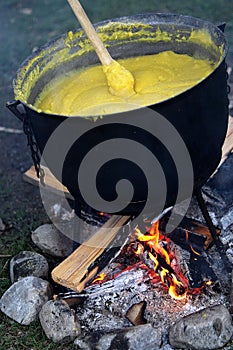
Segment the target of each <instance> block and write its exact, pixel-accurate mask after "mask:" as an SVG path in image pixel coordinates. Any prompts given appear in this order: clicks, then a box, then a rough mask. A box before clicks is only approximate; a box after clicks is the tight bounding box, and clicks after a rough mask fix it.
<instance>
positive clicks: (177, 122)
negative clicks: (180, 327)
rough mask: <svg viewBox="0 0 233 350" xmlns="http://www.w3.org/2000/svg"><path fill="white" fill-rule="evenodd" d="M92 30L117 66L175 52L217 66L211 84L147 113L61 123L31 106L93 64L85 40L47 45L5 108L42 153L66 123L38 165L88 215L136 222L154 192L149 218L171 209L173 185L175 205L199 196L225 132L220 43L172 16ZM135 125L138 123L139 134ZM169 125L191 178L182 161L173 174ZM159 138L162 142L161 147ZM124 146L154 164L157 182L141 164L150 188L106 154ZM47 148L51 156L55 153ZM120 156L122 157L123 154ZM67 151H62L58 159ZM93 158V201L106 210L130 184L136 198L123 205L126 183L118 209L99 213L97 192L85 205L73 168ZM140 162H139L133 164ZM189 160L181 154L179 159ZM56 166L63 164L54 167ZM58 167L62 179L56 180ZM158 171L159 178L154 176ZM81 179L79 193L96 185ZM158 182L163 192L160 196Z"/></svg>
mask: <svg viewBox="0 0 233 350" xmlns="http://www.w3.org/2000/svg"><path fill="white" fill-rule="evenodd" d="M96 28H97V30H98V32H99V33H100V35H102V40H103V41H104V42H105V45H106V46H107V47H108V49H109V51H110V53H111V55H112V56H113V57H114V58H115V59H117V58H126V57H132V56H137V55H142V54H143V55H149V54H152V53H158V52H161V51H166V50H173V51H174V52H176V53H186V54H189V55H192V56H194V57H199V58H208V59H210V60H211V61H213V62H218V64H217V66H216V68H215V69H213V71H212V73H211V74H210V75H209V76H208V77H206V78H205V79H203V80H202V81H201V82H200V83H198V84H196V85H195V86H194V87H193V88H191V89H189V90H187V91H185V92H183V93H181V94H179V95H177V96H175V97H173V98H170V99H168V100H166V101H163V102H161V103H157V104H154V105H152V106H148V107H147V108H139V109H136V110H132V111H130V112H122V113H118V114H112V115H104V116H101V117H99V118H97V117H96V116H95V117H93V116H90V117H86V118H83V117H79V116H77V117H70V118H68V117H67V116H63V115H52V114H49V113H46V112H41V111H38V110H36V109H35V108H34V107H33V103H34V101H35V99H36V97H37V96H38V94H39V93H40V92H41V91H42V89H43V88H44V86H45V85H46V84H47V83H48V82H50V81H51V79H53V78H54V77H56V76H57V75H58V74H61V72H62V73H64V74H65V73H66V72H68V71H70V70H72V69H74V68H77V67H82V66H89V65H92V64H96V63H97V62H98V59H97V56H96V54H95V52H94V51H93V48H92V47H91V45H90V44H89V43H88V41H87V39H86V37H85V35H84V34H83V32H82V31H81V30H77V31H76V32H74V33H68V34H66V35H63V36H61V37H59V38H58V39H56V40H54V41H53V42H51V43H49V44H47V45H46V46H44V47H43V48H41V49H40V50H38V51H37V52H35V53H34V54H33V55H32V56H30V57H29V58H28V59H27V60H26V61H25V62H24V63H23V64H22V65H21V67H20V68H19V71H18V73H17V77H16V80H15V81H14V92H15V101H14V102H13V103H10V104H8V108H9V109H10V110H11V111H12V112H13V113H14V114H15V115H16V116H17V117H18V118H20V119H21V120H22V121H24V120H25V119H26V120H27V121H29V123H30V126H31V128H32V131H33V134H34V137H35V140H36V143H37V145H38V147H39V149H40V152H41V154H42V153H43V151H44V150H47V149H46V147H47V146H46V143H47V141H48V140H51V136H52V135H54V132H55V130H58V129H59V127H61V125H62V124H63V123H64V122H66V125H67V128H68V129H65V134H64V137H63V134H62V133H61V134H59V132H58V134H57V136H56V138H55V139H56V140H57V141H56V142H57V143H56V144H55V145H54V144H53V146H51V145H52V143H51V144H50V151H49V152H48V151H46V152H44V154H43V158H44V160H45V162H46V164H47V165H48V167H49V168H50V170H51V171H52V172H53V173H54V175H55V176H56V177H57V178H58V179H59V180H60V181H62V183H63V184H64V185H65V186H66V187H67V188H68V189H69V191H70V192H71V194H72V195H73V196H74V197H75V199H78V200H79V201H80V203H83V204H87V205H89V206H91V207H92V208H94V209H95V210H101V211H103V210H102V209H104V211H106V212H108V211H109V212H114V213H121V214H135V213H138V212H140V211H141V210H142V209H143V208H144V206H145V203H146V202H147V200H148V198H149V197H150V190H151V187H153V188H152V198H150V200H151V204H150V206H149V209H151V210H152V211H153V209H155V208H156V206H157V205H158V203H159V205H160V204H161V201H163V202H164V203H163V206H164V207H168V206H171V205H173V204H174V203H175V202H176V200H177V196H178V194H179V187H180V186H182V195H181V196H180V195H179V200H182V199H185V198H186V197H188V196H190V194H192V191H193V190H196V189H200V188H201V186H202V185H203V184H204V183H205V182H206V181H207V179H208V178H209V177H210V175H211V174H212V173H213V172H214V170H215V169H216V167H217V165H218V163H219V161H220V159H221V148H222V144H223V142H224V139H225V135H226V130H227V123H228V98H227V75H226V65H225V61H224V60H225V56H226V51H227V44H226V41H225V37H224V34H223V32H222V31H221V30H220V29H219V28H218V27H217V26H214V25H213V24H211V23H209V22H206V21H202V20H200V19H197V18H193V17H189V16H180V15H173V14H145V15H144V14H143V15H136V16H130V17H123V18H118V19H114V20H110V21H105V22H101V23H99V24H97V25H96ZM203 32H204V33H208V35H209V38H210V40H206V39H205V38H204V37H205V36H204V37H202V35H201V33H203ZM193 34H194V35H193ZM58 98H59V97H58ZM147 114H148V115H149V117H148V118H149V119H148V120H147ZM151 116H152V118H151ZM153 116H154V119H153ZM161 118H162V119H161ZM142 121H144V122H143V123H145V124H143V125H142ZM163 121H164V122H163ZM166 122H167V123H168V124H166ZM161 123H162V124H161ZM166 125H168V129H169V130H167V142H168V143H169V145H167V142H166ZM169 125H170V126H171V128H173V127H174V129H175V130H176V131H177V134H178V135H179V136H180V139H181V140H182V141H183V142H184V144H185V145H186V147H187V151H188V154H189V156H190V159H191V165H192V171H191V170H190V169H188V171H187V166H189V165H190V164H189V165H187V164H188V163H187V162H188V160H187V159H186V160H187V162H186V163H185V161H184V164H183V169H182V159H178V162H179V165H178V167H177V159H174V157H173V152H172V149H173V150H174V151H175V152H176V154H179V149H178V148H179V147H180V146H181V144H180V143H179V142H178V143H179V144H177V139H176V137H174V138H173V136H172V135H171V133H170V126H169ZM69 128H70V129H69ZM61 130H62V129H61ZM80 130H82V133H81V136H80V137H79V138H78V139H77V140H76V139H75V133H76V132H77V135H79V132H80ZM158 131H159V132H160V131H161V132H162V133H163V137H162V138H160V135H159V134H158ZM150 132H151V133H152V135H151V133H150ZM69 134H70V135H71V136H70V137H71V139H72V140H73V141H72V144H69V142H68V144H67V135H69ZM164 135H165V137H164ZM68 138H69V137H68ZM123 140H129V141H131V142H133V146H132V147H133V148H132V152H133V151H134V147H135V145H139V144H141V145H143V147H145V148H146V149H148V150H149V152H150V154H152V156H153V157H154V158H155V159H156V160H157V165H158V164H159V166H157V168H156V169H159V170H158V172H159V173H158V176H157V175H156V173H153V171H154V170H153V164H152V162H151V160H150V161H149V160H148V164H146V162H145V164H146V167H147V171H149V172H150V170H152V172H151V174H150V175H149V176H153V179H154V181H152V184H151V183H150V185H148V181H147V175H145V173H144V169H141V168H140V164H135V161H132V160H130V159H129V157H128V158H127V157H126V158H127V159H124V154H122V155H121V156H120V155H118V154H117V153H116V154H115V153H114V152H113V149H114V147H116V148H119V145H121V142H123ZM106 141H108V142H107V143H106V146H105V147H100V149H99V148H98V145H99V144H101V145H104V142H106ZM111 142H112V143H111ZM127 145H128V144H127ZM51 147H54V148H53V151H52V154H51ZM67 147H68V149H67ZM124 147H125V151H127V152H128V149H126V148H127V146H124ZM124 147H123V148H124ZM64 149H67V152H66V154H65V155H64V154H63V153H64ZM90 150H93V152H94V153H93V154H94V156H93V157H92V160H93V159H94V160H96V161H97V160H99V159H100V158H101V157H102V156H103V157H104V159H105V164H103V166H101V167H100V169H99V171H98V172H96V178H95V180H93V181H94V182H95V184H96V188H97V192H98V195H99V196H100V197H101V198H103V199H104V200H105V201H106V203H107V202H109V203H113V202H114V200H115V199H116V198H117V196H118V193H117V189H116V184H117V183H118V181H120V180H122V179H123V180H128V181H129V182H130V183H131V184H132V186H133V188H134V191H132V193H131V192H130V193H131V194H132V196H131V199H130V200H128V199H127V198H128V195H129V193H126V196H125V199H124V192H127V191H124V189H125V188H126V187H127V186H128V183H127V184H126V183H125V184H124V185H125V186H126V187H124V186H123V190H122V191H121V196H122V197H123V200H122V205H123V207H122V208H120V209H119V208H118V207H116V208H115V209H114V208H113V209H112V208H111V205H109V210H108V207H107V206H106V207H104V208H103V207H101V206H100V207H99V206H98V204H99V197H98V196H97V195H96V193H94V192H93V198H91V203H88V201H87V200H86V198H84V197H85V196H84V195H83V191H82V190H81V189H80V185H79V182H78V177H79V170H80V164H81V163H82V162H83V160H84V159H85V156H86V154H88V152H89V151H90ZM127 152H126V153H127ZM135 152H136V155H135V159H136V163H137V159H138V162H139V163H140V159H139V158H137V151H136V150H135ZM48 153H49V154H48ZM127 154H128V153H127ZM180 154H182V153H180ZM140 156H141V155H140V154H139V155H138V157H140ZM186 156H187V153H185V157H186ZM60 157H61V158H62V164H60ZM153 157H152V158H153ZM111 158H112V159H111ZM178 158H179V157H178ZM58 163H59V166H58ZM94 163H95V161H94ZM95 165H96V164H95ZM61 166H62V171H60V167H61ZM160 167H161V169H162V172H163V175H164V177H163V176H162V175H161V172H160ZM181 172H182V176H183V180H184V181H183V180H182V183H181V181H180V178H179V177H180V175H181ZM89 173H90V174H92V173H93V174H94V173H95V171H94V169H92V163H90V169H89ZM86 174H87V173H86ZM88 176H89V174H87V179H86V183H85V184H84V185H85V186H86V190H88V187H89V188H92V187H93V183H88V181H89V177H88ZM153 179H152V180H153ZM90 181H92V180H90ZM164 181H165V182H166V186H167V188H166V193H165V194H164V189H163V185H164ZM122 184H123V183H122ZM160 187H161V191H160ZM190 188H191V192H190ZM84 192H85V191H84Z"/></svg>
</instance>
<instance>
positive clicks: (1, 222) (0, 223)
mask: <svg viewBox="0 0 233 350" xmlns="http://www.w3.org/2000/svg"><path fill="white" fill-rule="evenodd" d="M5 229H6V225H5V224H4V222H3V221H2V219H1V218H0V231H5Z"/></svg>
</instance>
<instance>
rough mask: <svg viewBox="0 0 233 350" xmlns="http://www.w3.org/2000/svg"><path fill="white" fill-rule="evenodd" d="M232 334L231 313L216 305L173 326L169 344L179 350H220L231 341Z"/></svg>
mask: <svg viewBox="0 0 233 350" xmlns="http://www.w3.org/2000/svg"><path fill="white" fill-rule="evenodd" d="M232 332H233V327H232V321H231V315H230V313H229V311H228V310H227V309H226V308H225V306H223V305H215V306H212V307H209V308H206V309H203V310H201V311H199V312H196V313H194V314H191V315H189V316H186V317H184V318H182V319H181V320H179V321H178V322H176V323H175V324H174V325H172V326H171V328H170V331H169V342H170V344H171V345H172V346H173V347H175V348H179V349H195V350H211V349H218V348H220V347H223V346H224V345H225V344H226V343H227V342H228V341H229V340H230V339H231V336H232Z"/></svg>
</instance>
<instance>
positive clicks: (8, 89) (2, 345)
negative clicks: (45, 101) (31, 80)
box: [0, 0, 233, 350]
mask: <svg viewBox="0 0 233 350" xmlns="http://www.w3.org/2000/svg"><path fill="white" fill-rule="evenodd" d="M82 4H83V6H84V7H85V8H86V11H87V13H88V14H89V16H90V18H91V20H92V21H93V22H97V21H100V20H103V19H107V18H111V17H112V18H113V17H119V16H124V15H129V14H136V13H145V12H173V13H178V14H185V15H192V16H196V17H199V18H201V19H205V20H209V21H211V22H212V23H216V24H219V23H223V22H225V23H226V24H227V26H226V37H227V39H228V41H229V53H228V56H227V62H228V65H229V66H233V64H232V62H233V17H232V13H233V2H232V1H229V0H221V1H220V0H206V1H203V0H193V1H186V0H163V2H162V1H158V0H146V1H143V2H142V1H139V0H125V1H120V0H98V1H95V2H94V4H93V2H92V1H90V0H83V1H82ZM77 26H78V23H77V21H76V19H75V17H74V15H73V14H72V12H71V10H70V8H69V6H68V5H67V2H66V1H65V0H56V1H53V0H41V1H36V0H21V1H17V0H5V1H1V4H0V40H1V55H0V74H1V86H0V149H1V162H0V203H1V206H0V217H1V218H2V220H3V221H4V223H5V225H6V230H5V231H4V232H3V233H1V232H0V295H1V294H2V293H3V292H4V291H5V289H6V288H7V287H9V285H10V281H9V273H8V270H9V260H10V257H8V255H9V256H13V255H15V254H16V253H18V252H19V251H21V250H22V249H30V250H33V249H35V247H34V246H33V245H32V243H31V240H30V232H31V230H33V229H34V228H36V227H37V226H39V225H41V224H43V223H46V222H48V221H49V219H48V218H47V216H46V214H45V212H44V210H43V206H42V203H41V199H40V195H39V191H38V188H36V187H34V186H32V185H30V184H27V183H25V182H24V181H23V179H22V174H23V172H24V171H25V170H27V169H28V168H29V167H30V165H31V163H32V161H31V158H30V155H29V150H28V147H27V144H26V138H25V135H24V134H23V133H11V132H9V130H6V129H4V128H12V129H16V130H22V125H21V122H20V121H18V120H17V119H16V118H15V117H14V116H13V115H12V114H11V113H10V112H9V111H8V110H7V109H6V107H5V104H6V102H7V101H10V100H13V98H14V96H13V92H12V79H13V77H14V76H15V73H16V71H17V68H18V67H19V65H20V64H21V62H22V61H23V60H24V59H25V58H26V57H27V56H28V55H29V54H30V53H31V52H32V50H34V49H35V48H36V47H40V46H41V45H42V44H44V43H46V42H47V41H49V40H51V39H52V38H54V37H56V36H58V35H60V34H62V33H64V32H66V31H68V30H72V29H75V28H76V27H77ZM1 319H2V322H1V325H0V349H4V350H7V349H8V350H9V349H11V350H16V349H20V350H24V349H27V350H29V349H34V350H37V349H57V350H59V349H63V350H65V349H71V348H72V346H71V345H69V346H58V345H56V344H52V343H51V342H50V341H48V340H46V338H45V336H44V335H43V333H42V331H41V329H40V327H39V324H38V323H36V324H35V325H32V326H30V327H21V326H19V325H17V324H15V323H14V322H13V321H11V320H9V319H8V318H6V317H5V316H4V315H1Z"/></svg>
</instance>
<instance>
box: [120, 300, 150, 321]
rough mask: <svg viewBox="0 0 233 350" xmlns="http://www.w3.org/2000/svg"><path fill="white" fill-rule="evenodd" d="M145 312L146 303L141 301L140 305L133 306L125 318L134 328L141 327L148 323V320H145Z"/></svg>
mask: <svg viewBox="0 0 233 350" xmlns="http://www.w3.org/2000/svg"><path fill="white" fill-rule="evenodd" d="M145 310H146V301H141V302H140V303H137V304H134V305H132V306H131V307H130V308H129V309H128V311H127V313H126V315H125V316H126V318H127V319H128V320H129V321H130V322H131V323H132V324H133V325H134V326H140V325H142V324H146V323H147V320H146V319H145V318H144V312H145Z"/></svg>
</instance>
